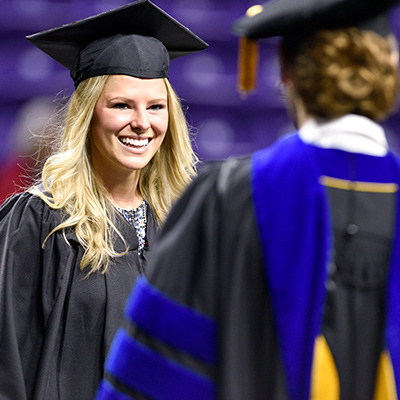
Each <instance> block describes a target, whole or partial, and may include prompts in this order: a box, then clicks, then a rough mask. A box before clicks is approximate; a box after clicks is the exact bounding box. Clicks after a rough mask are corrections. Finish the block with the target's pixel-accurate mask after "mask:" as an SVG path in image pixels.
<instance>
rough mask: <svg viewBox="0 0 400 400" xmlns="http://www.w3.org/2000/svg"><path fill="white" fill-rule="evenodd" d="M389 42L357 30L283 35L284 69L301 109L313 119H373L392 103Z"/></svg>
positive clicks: (393, 69) (393, 67)
mask: <svg viewBox="0 0 400 400" xmlns="http://www.w3.org/2000/svg"><path fill="white" fill-rule="evenodd" d="M392 44H393V43H392V42H391V40H390V39H389V38H383V37H381V36H379V35H377V34H375V33H374V32H371V31H360V30H358V29H356V28H348V29H340V30H332V31H329V30H322V31H318V32H316V33H315V34H312V35H310V36H309V37H307V38H305V39H294V38H286V40H284V41H283V43H282V47H281V49H282V50H283V55H284V60H285V63H286V64H287V65H286V67H287V68H288V71H289V73H290V76H291V78H292V81H293V84H294V87H295V89H296V91H297V93H298V94H299V96H300V97H301V99H302V100H303V102H304V106H305V108H306V111H307V112H308V113H309V114H311V115H313V116H314V117H321V118H336V117H339V116H342V115H344V114H349V113H353V114H359V115H363V116H366V117H368V118H371V119H372V120H375V121H378V120H381V119H384V118H385V117H387V115H388V113H389V112H390V111H391V110H393V109H394V107H395V106H396V101H397V95H398V87H399V81H398V71H397V64H396V63H394V62H393V58H392V55H393V53H392V50H393V47H392Z"/></svg>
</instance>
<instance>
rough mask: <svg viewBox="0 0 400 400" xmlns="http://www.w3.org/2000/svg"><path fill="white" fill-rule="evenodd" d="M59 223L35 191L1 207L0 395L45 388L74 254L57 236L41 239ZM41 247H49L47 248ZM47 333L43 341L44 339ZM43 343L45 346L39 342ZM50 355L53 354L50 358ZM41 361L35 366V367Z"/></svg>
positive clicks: (19, 395) (26, 395)
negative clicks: (60, 302) (59, 304)
mask: <svg viewBox="0 0 400 400" xmlns="http://www.w3.org/2000/svg"><path fill="white" fill-rule="evenodd" d="M57 224H58V222H57V221H56V220H55V216H54V214H53V213H52V212H51V211H50V209H49V208H48V207H47V205H45V203H44V202H43V201H42V200H40V199H39V198H38V197H37V196H34V195H32V194H30V193H23V194H19V195H15V196H14V197H12V198H10V199H9V200H8V201H7V202H6V203H4V204H3V206H2V208H1V209H0V343H1V345H0V398H1V399H3V400H16V399H18V400H25V399H36V397H35V394H34V393H45V387H46V384H47V376H48V375H47V374H48V373H49V370H50V369H51V368H54V365H51V362H50V360H51V359H52V357H51V355H52V350H53V349H54V347H53V346H52V345H54V343H55V341H56V340H57V337H56V332H57V331H58V330H57V327H56V326H52V323H51V321H54V320H55V319H54V318H53V317H54V314H57V313H58V314H61V313H62V310H57V308H54V304H55V302H56V299H57V298H58V297H59V296H62V295H63V294H65V293H63V287H64V286H65V285H63V282H65V280H66V279H67V278H68V276H67V270H68V266H70V265H71V264H72V263H74V261H75V260H72V259H71V258H74V257H76V253H74V252H71V251H67V248H68V246H69V245H68V244H67V243H66V241H65V240H64V239H61V240H60V235H57V234H56V235H52V236H51V237H50V239H49V240H48V242H47V243H46V245H45V247H44V249H43V248H42V244H43V242H44V240H45V238H46V236H47V235H48V233H49V232H50V231H51V230H52V228H54V227H55V226H56V225H57ZM46 248H48V249H49V250H50V249H51V251H46ZM45 337H46V341H45ZM44 343H46V345H44ZM54 358H55V357H54V355H53V359H54ZM39 366H40V367H39Z"/></svg>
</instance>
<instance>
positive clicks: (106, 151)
mask: <svg viewBox="0 0 400 400" xmlns="http://www.w3.org/2000/svg"><path fill="white" fill-rule="evenodd" d="M167 101H168V98H167V89H166V86H165V83H164V81H163V79H139V78H134V77H131V76H127V75H111V76H110V78H109V79H108V81H107V83H106V85H105V87H104V90H103V92H102V94H101V95H100V97H99V99H98V101H97V103H96V106H95V109H94V116H93V120H92V125H91V136H90V144H91V155H92V163H93V167H94V168H95V170H96V171H97V172H98V173H99V174H100V176H102V177H103V178H105V179H106V177H109V178H110V177H115V178H116V177H117V176H124V175H129V174H131V173H132V172H134V173H136V172H137V171H140V170H141V169H142V168H144V167H145V166H146V165H147V164H148V163H149V161H150V160H151V159H152V158H153V156H154V154H155V153H156V152H157V150H158V149H159V148H160V146H161V143H162V142H163V140H164V138H165V134H166V132H167V128H168V102H167ZM116 174H117V175H116Z"/></svg>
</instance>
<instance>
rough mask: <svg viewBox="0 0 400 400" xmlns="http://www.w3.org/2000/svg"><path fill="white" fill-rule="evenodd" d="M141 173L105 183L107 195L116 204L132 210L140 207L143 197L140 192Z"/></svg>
mask: <svg viewBox="0 0 400 400" xmlns="http://www.w3.org/2000/svg"><path fill="white" fill-rule="evenodd" d="M138 182H139V174H137V175H135V176H131V177H129V178H128V179H126V178H121V179H118V178H114V179H113V180H112V181H111V182H108V183H107V184H105V187H106V189H107V197H108V198H109V200H110V201H111V203H112V204H114V206H116V207H118V208H123V209H126V210H130V209H133V208H138V207H139V206H140V204H142V202H143V197H142V196H141V195H140V193H139V192H138Z"/></svg>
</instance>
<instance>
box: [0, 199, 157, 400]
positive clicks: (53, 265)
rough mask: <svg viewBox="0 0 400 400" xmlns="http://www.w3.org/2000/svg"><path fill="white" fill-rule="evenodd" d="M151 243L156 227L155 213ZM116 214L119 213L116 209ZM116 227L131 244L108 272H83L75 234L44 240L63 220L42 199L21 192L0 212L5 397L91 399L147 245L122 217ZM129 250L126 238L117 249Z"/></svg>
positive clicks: (0, 360)
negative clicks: (140, 253)
mask: <svg viewBox="0 0 400 400" xmlns="http://www.w3.org/2000/svg"><path fill="white" fill-rule="evenodd" d="M148 212H149V215H148V226H147V240H148V243H150V246H151V244H152V243H153V242H154V239H155V237H156V234H157V225H156V222H155V219H154V216H153V214H152V212H151V210H150V209H149V211H148ZM116 213H118V212H117V211H116ZM117 216H118V219H117V222H118V225H117V226H118V228H119V229H120V232H121V233H122V235H123V237H124V239H125V240H126V242H127V243H128V245H129V246H130V250H129V251H128V253H127V254H126V255H124V256H122V257H120V258H117V259H115V260H114V263H113V265H111V267H110V270H109V272H108V273H107V274H105V275H103V274H100V273H95V274H92V275H91V276H89V277H87V272H85V271H81V270H80V268H79V263H80V260H81V257H82V255H83V248H82V247H81V246H80V245H79V243H78V241H77V239H76V237H75V235H74V233H73V232H72V231H68V232H67V233H66V238H67V239H68V243H67V242H66V241H65V239H64V237H63V235H62V233H61V232H57V233H55V234H54V235H51V236H50V237H49V239H48V241H47V242H46V244H45V246H44V248H42V243H43V241H44V239H45V238H46V236H47V235H48V234H49V233H50V232H51V231H52V229H53V228H55V227H56V226H57V225H58V224H59V223H60V221H61V214H60V213H59V212H58V211H55V210H52V209H50V208H49V207H48V206H47V205H46V204H45V203H44V202H43V201H42V200H41V199H40V198H39V197H37V196H35V195H32V194H29V193H22V194H18V195H15V196H14V197H12V198H10V199H9V200H8V201H7V202H6V203H4V204H3V206H2V208H1V209H0V307H1V309H0V343H1V346H0V398H1V399H2V400H77V399H85V400H86V399H92V398H94V395H95V393H96V390H97V387H98V384H99V381H100V379H101V378H102V376H103V364H104V360H105V356H106V354H107V352H108V349H109V346H110V344H111V341H112V338H113V336H114V334H115V332H116V330H117V328H118V327H119V326H120V325H121V323H122V321H123V313H122V311H123V308H124V306H125V302H126V299H127V297H128V295H129V292H130V289H131V287H132V285H133V282H134V281H135V279H136V277H137V276H138V275H139V274H140V273H142V272H143V271H144V268H145V265H146V262H147V261H146V260H147V256H148V253H149V245H148V244H147V245H146V246H145V250H144V253H143V256H138V254H137V237H136V234H135V232H134V230H133V228H132V226H130V225H129V224H128V223H127V222H126V221H125V220H124V219H123V217H122V216H119V214H117ZM118 248H119V249H120V250H123V249H124V245H123V243H122V240H121V239H120V241H119V243H118Z"/></svg>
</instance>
